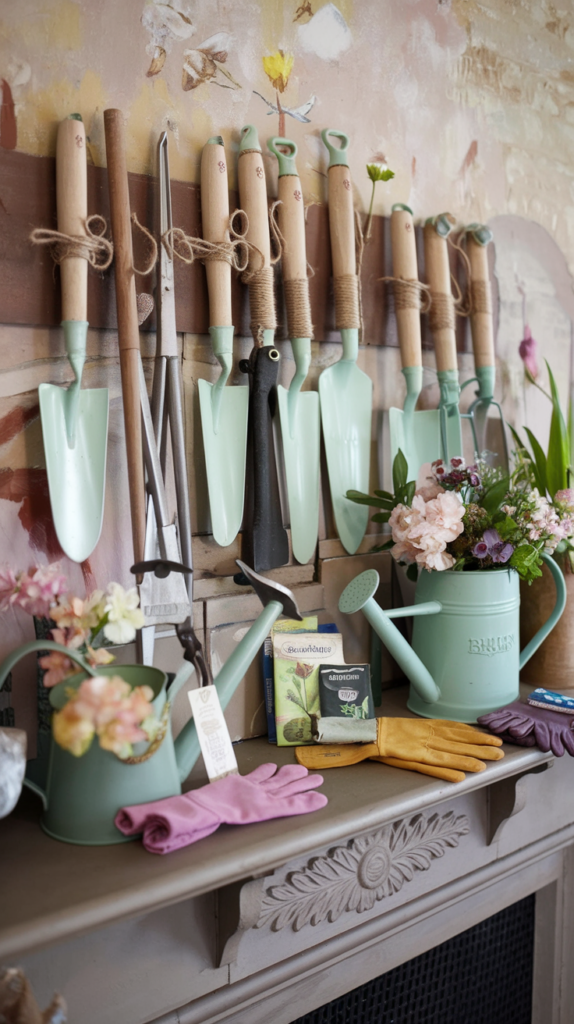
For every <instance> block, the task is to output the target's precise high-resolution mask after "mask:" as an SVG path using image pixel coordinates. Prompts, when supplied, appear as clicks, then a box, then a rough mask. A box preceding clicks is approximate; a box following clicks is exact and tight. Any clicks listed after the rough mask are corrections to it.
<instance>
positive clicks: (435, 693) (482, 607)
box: [339, 553, 566, 723]
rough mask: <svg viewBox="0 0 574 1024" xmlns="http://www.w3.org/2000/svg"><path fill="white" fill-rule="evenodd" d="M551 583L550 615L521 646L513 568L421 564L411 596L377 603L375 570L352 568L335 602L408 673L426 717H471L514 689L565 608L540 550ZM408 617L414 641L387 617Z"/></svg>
mask: <svg viewBox="0 0 574 1024" xmlns="http://www.w3.org/2000/svg"><path fill="white" fill-rule="evenodd" d="M541 557H542V559H543V560H544V562H545V563H546V565H547V566H548V568H549V569H550V572H551V573H552V577H553V579H554V583H555V586H556V603H555V605H554V608H553V610H552V613H551V615H550V617H549V618H548V619H547V621H546V622H545V623H544V625H543V626H542V627H541V628H540V629H539V630H538V633H537V634H536V636H534V637H533V638H532V640H531V641H530V643H529V644H527V646H526V647H525V648H524V650H522V651H519V648H518V638H519V609H520V590H519V575H518V573H517V572H516V571H515V570H514V569H511V568H507V569H495V570H483V571H481V570H474V571H467V572H457V571H454V570H445V571H438V570H431V571H427V570H426V569H423V570H422V572H421V573H420V576H419V579H418V582H417V586H416V592H415V604H414V605H412V606H411V607H407V608H393V609H390V610H387V611H383V609H382V608H381V607H380V605H379V604H377V602H376V601H375V598H374V594H375V593H376V591H377V589H378V587H379V574H378V572H377V571H376V570H375V569H368V570H367V571H366V572H363V573H361V574H360V575H359V576H356V577H355V579H354V580H352V581H351V583H349V585H348V586H347V587H346V588H345V590H344V591H343V593H342V595H341V598H340V600H339V610H340V611H341V612H344V613H346V614H347V615H352V614H354V613H355V612H358V611H362V612H363V615H364V616H365V618H366V619H367V621H368V622H369V623H370V625H371V626H372V627H373V629H374V630H375V632H376V633H377V634H378V636H379V637H380V638H381V640H382V641H383V643H384V644H385V646H386V647H387V649H388V651H389V652H390V654H391V655H392V656H393V658H394V659H395V661H397V663H398V664H399V665H400V667H401V668H402V670H403V672H404V673H405V675H406V676H407V678H408V679H409V680H410V683H411V687H410V693H409V699H408V702H407V706H408V708H409V709H410V710H411V711H414V712H415V713H416V714H418V715H422V716H423V717H424V718H445V719H449V720H450V721H453V722H469V723H470V722H476V720H477V718H478V717H479V715H484V714H487V713H488V712H489V711H495V710H497V709H498V708H500V707H503V706H505V705H506V704H510V703H511V702H512V701H514V700H516V699H517V697H518V695H519V690H518V682H519V672H520V670H521V669H522V667H523V666H524V665H525V664H526V662H527V661H528V659H529V658H530V657H531V656H532V655H533V654H534V652H535V651H536V650H537V649H538V647H539V646H540V644H541V643H542V642H543V640H544V639H545V638H546V636H547V635H548V634H549V633H550V631H551V630H552V629H553V628H554V626H555V625H556V623H557V622H558V619H559V618H560V616H561V615H562V612H563V611H564V606H565V604H566V587H565V583H564V578H563V575H562V572H561V570H560V568H559V566H558V565H557V564H556V562H555V561H554V559H553V558H551V557H550V556H549V555H547V554H544V553H542V555H541ZM410 616H412V617H413V618H414V626H413V639H412V647H411V646H410V645H409V643H408V642H407V641H406V640H405V638H404V637H403V636H402V634H401V633H400V632H399V630H398V629H397V628H396V626H395V625H394V623H393V621H392V620H393V619H398V618H407V617H410Z"/></svg>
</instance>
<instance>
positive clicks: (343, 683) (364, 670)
mask: <svg viewBox="0 0 574 1024" xmlns="http://www.w3.org/2000/svg"><path fill="white" fill-rule="evenodd" d="M319 706H320V710H321V718H320V719H319V721H318V722H317V726H316V729H315V730H314V737H315V739H316V740H317V741H318V742H319V743H367V742H373V741H374V740H376V738H377V723H376V719H375V709H374V703H373V694H372V690H371V667H370V665H320V666H319Z"/></svg>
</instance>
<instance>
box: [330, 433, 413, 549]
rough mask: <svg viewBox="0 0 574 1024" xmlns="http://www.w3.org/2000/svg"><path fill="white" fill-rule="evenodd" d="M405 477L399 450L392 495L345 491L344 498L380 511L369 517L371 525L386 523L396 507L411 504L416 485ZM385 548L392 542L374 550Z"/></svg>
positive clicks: (394, 466) (394, 469)
mask: <svg viewBox="0 0 574 1024" xmlns="http://www.w3.org/2000/svg"><path fill="white" fill-rule="evenodd" d="M407 475H408V465H407V460H406V459H405V457H404V455H403V453H402V451H401V450H400V448H399V450H398V452H397V454H396V455H395V459H394V462H393V487H394V489H395V493H394V494H391V493H390V491H375V493H374V494H364V493H363V491H352V490H350V491H347V493H346V495H345V497H346V498H348V499H349V501H354V502H355V504H356V505H369V506H370V507H372V508H380V509H382V511H381V512H375V514H374V516H371V520H372V522H373V523H388V521H389V519H390V517H391V512H392V511H393V509H394V508H395V507H396V505H411V504H412V501H413V498H414V496H415V490H416V486H417V485H416V481H415V480H407ZM387 547H392V541H390V542H388V543H387V544H384V545H383V546H382V547H379V548H376V549H375V550H377V551H383V550H384V549H385V548H387Z"/></svg>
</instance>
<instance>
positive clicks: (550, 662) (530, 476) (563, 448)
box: [511, 329, 574, 690]
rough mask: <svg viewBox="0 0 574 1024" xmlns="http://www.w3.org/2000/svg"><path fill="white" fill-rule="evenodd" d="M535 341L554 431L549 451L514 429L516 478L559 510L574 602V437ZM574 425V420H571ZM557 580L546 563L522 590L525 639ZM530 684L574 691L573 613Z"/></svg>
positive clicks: (533, 669)
mask: <svg viewBox="0 0 574 1024" xmlns="http://www.w3.org/2000/svg"><path fill="white" fill-rule="evenodd" d="M535 345H536V343H535V342H534V339H533V338H532V337H531V335H530V332H529V331H528V329H526V331H525V338H524V339H523V341H522V343H521V346H520V354H521V356H522V358H523V360H524V370H525V376H526V379H527V380H528V381H529V382H530V383H531V384H532V385H534V387H536V388H538V390H539V391H541V392H542V394H543V395H545V396H546V398H547V399H548V401H549V402H550V403H551V405H552V415H551V420H550V434H549V439H548V447H547V450H546V452H545V451H544V449H543V448H542V445H541V444H540V443H539V441H538V440H537V438H536V437H535V435H534V434H533V432H532V431H531V430H529V429H528V427H525V428H524V431H525V434H526V438H527V440H526V441H525V440H523V438H522V437H521V436H520V434H519V433H518V431H516V430H513V429H512V428H511V430H512V435H513V437H514V441H515V444H516V451H515V452H514V459H515V469H514V478H515V480H516V482H517V483H520V484H521V486H522V487H524V488H530V489H531V490H532V491H536V492H537V493H538V494H540V495H543V496H544V497H545V498H546V500H547V502H548V505H549V506H550V508H551V509H552V510H553V512H554V514H555V515H556V516H557V517H558V518H559V519H560V521H561V525H562V536H561V537H560V539H559V542H558V543H557V544H556V545H555V547H554V549H553V551H552V557H553V558H554V560H555V561H556V563H557V564H558V565H559V566H560V568H561V570H562V572H563V574H564V580H565V584H566V589H567V592H568V594H569V595H570V598H569V599H570V601H571V602H572V603H573V604H574V489H573V488H572V487H571V484H572V477H573V468H572V449H571V436H572V431H571V429H570V430H569V429H568V427H567V425H566V421H565V417H564V415H563V413H562V409H561V407H560V400H559V397H558V389H557V387H556V381H555V379H554V375H553V373H552V370H551V369H550V366H548V363H546V366H547V368H548V378H549V382H550V391H549V392H547V391H546V390H545V389H544V388H543V387H542V386H541V384H540V382H539V380H538V368H537V366H536V359H535ZM570 426H571V424H570ZM553 590H554V587H553V584H552V579H551V576H550V573H549V570H548V569H547V568H546V566H544V567H543V570H542V580H541V582H540V584H539V585H538V586H537V587H536V591H535V593H531V592H529V590H528V588H527V587H524V586H523V587H522V590H521V615H520V635H521V642H523V643H528V642H529V641H530V639H531V637H532V636H534V634H535V633H536V631H537V630H538V628H539V626H540V623H541V622H542V621H543V620H544V617H545V615H547V614H548V610H549V608H550V607H551V605H552V601H553ZM522 679H523V680H524V682H527V683H531V684H533V685H538V684H540V683H541V682H542V681H544V680H549V679H551V680H552V686H553V688H554V689H556V690H571V689H574V623H573V620H572V615H571V614H568V613H567V614H566V615H563V616H562V618H561V620H560V622H559V623H558V625H557V626H556V629H555V630H554V631H553V632H552V634H551V635H550V636H548V637H547V639H546V640H545V641H544V643H543V644H542V645H541V647H540V648H539V649H538V651H537V652H536V653H535V654H534V655H533V657H532V659H531V660H530V661H529V662H528V665H525V666H524V669H523V671H522Z"/></svg>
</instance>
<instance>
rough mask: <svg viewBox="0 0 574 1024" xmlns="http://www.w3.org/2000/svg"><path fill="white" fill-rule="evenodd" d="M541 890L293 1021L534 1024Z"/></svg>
mask: <svg viewBox="0 0 574 1024" xmlns="http://www.w3.org/2000/svg"><path fill="white" fill-rule="evenodd" d="M535 901H536V897H535V895H532V896H527V897H526V899H523V900H520V901H519V902H518V903H513V904H512V906H510V907H507V908H506V910H501V911H500V912H499V913H498V914H494V915H493V916H492V917H489V918H487V919H486V920H485V921H481V923H480V924H477V925H475V926H474V927H473V928H469V929H468V930H467V931H465V932H461V934H460V935H456V936H455V937H454V938H452V939H448V940H447V941H446V942H443V943H442V944H441V945H440V946H435V947H434V949H429V950H428V951H427V952H426V953H423V954H422V955H421V956H417V957H415V958H414V959H413V960H409V961H408V962H407V963H405V964H401V965H400V966H399V967H395V968H394V969H393V970H391V971H388V972H387V973H386V974H381V975H380V976H379V977H378V978H374V979H373V980H372V981H369V982H367V983H366V984H365V985H360V986H359V987H358V988H355V989H353V990H352V991H351V992H347V993H346V995H344V996H340V997H339V998H338V999H334V1000H333V1001H332V1002H331V1003H325V1005H324V1006H320V1007H319V1008H318V1009H316V1010H312V1011H311V1012H310V1013H306V1014H304V1015H303V1016H302V1017H298V1018H297V1020H296V1021H292V1024H439V1022H440V1024H531V1017H532V969H533V960H534V907H535Z"/></svg>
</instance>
